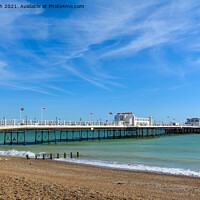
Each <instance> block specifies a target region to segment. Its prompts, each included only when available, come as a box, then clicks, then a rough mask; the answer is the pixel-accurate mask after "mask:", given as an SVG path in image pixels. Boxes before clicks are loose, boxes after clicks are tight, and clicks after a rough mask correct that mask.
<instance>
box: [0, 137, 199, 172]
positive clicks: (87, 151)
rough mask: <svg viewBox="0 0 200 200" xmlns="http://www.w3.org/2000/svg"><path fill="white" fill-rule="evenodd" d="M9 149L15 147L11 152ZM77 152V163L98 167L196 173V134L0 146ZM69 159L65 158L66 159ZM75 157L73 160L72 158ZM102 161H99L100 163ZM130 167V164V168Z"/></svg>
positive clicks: (17, 152) (5, 150) (0, 148)
mask: <svg viewBox="0 0 200 200" xmlns="http://www.w3.org/2000/svg"><path fill="white" fill-rule="evenodd" d="M10 150H15V151H12V153H11V151H10ZM21 151H25V152H26V151H29V152H33V153H39V152H48V153H50V152H52V153H64V152H66V153H67V154H69V153H70V152H73V153H76V152H80V154H81V157H80V159H79V160H78V162H80V163H86V164H87V162H88V163H90V164H92V163H93V162H94V163H97V162H98V163H99V164H98V165H99V166H101V165H102V166H104V167H105V166H106V164H107V165H108V166H109V164H112V167H113V166H114V165H116V166H126V167H130V166H141V167H146V166H148V167H159V168H178V169H190V170H193V171H196V172H200V135H197V134H193V135H177V136H163V137H157V138H156V137H155V138H144V139H142V138H141V139H135V138H131V139H114V140H113V139H112V140H111V139H110V140H109V139H108V140H100V141H99V140H94V141H92V140H90V141H81V142H79V141H76V142H57V144H55V143H54V142H52V143H50V144H48V143H45V144H37V145H25V146H24V145H19V146H17V145H0V154H1V155H8V154H9V155H11V154H13V156H15V155H17V156H18V155H19V156H20V155H21V154H20V152H21ZM68 160H69V159H68ZM74 160H75V159H74ZM75 162H76V161H75ZM102 163H103V164H102ZM130 169H131V167H130Z"/></svg>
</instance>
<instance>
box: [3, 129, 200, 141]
mask: <svg viewBox="0 0 200 200" xmlns="http://www.w3.org/2000/svg"><path fill="white" fill-rule="evenodd" d="M0 134H1V140H2V141H0V143H1V144H4V145H26V144H39V143H40V144H41V143H55V144H56V143H57V142H70V141H83V140H84V141H87V140H105V139H120V138H150V137H160V136H169V135H183V134H200V127H193V126H190V127H189V126H142V127H141V126H140V127H126V126H77V127H76V126H41V125H40V126H34V127H33V126H13V127H11V126H9V127H6V126H5V127H0ZM30 138H31V139H30ZM29 140H30V141H29Z"/></svg>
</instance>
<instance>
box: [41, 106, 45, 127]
mask: <svg viewBox="0 0 200 200" xmlns="http://www.w3.org/2000/svg"><path fill="white" fill-rule="evenodd" d="M44 110H46V108H44V107H42V109H41V125H42V117H43V115H44V114H43V111H44Z"/></svg>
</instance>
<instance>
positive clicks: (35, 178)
mask: <svg viewBox="0 0 200 200" xmlns="http://www.w3.org/2000/svg"><path fill="white" fill-rule="evenodd" d="M1 158H2V160H0V199H181V200H182V199H185V200H187V199H188V200H189V199H190V200H192V199H200V178H191V177H184V176H174V175H163V174H151V173H143V172H132V171H123V170H113V169H104V168H98V167H92V166H85V165H77V164H69V163H63V162H55V161H48V160H35V159H30V160H27V159H25V158H12V157H1ZM5 158H6V159H8V160H4V159H5Z"/></svg>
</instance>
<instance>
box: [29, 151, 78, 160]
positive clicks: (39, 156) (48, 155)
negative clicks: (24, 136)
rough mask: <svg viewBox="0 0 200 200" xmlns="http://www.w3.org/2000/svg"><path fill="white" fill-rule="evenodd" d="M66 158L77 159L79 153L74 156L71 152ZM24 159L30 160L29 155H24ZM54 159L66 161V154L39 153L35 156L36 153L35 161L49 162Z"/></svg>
mask: <svg viewBox="0 0 200 200" xmlns="http://www.w3.org/2000/svg"><path fill="white" fill-rule="evenodd" d="M68 157H69V158H79V157H80V154H79V152H76V154H73V153H72V152H70V154H69V156H68ZM26 158H27V159H30V156H29V154H27V155H26ZM54 158H56V159H59V158H64V159H66V158H67V153H64V154H61V153H39V154H37V153H36V154H35V159H43V160H45V159H50V160H52V159H54Z"/></svg>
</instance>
